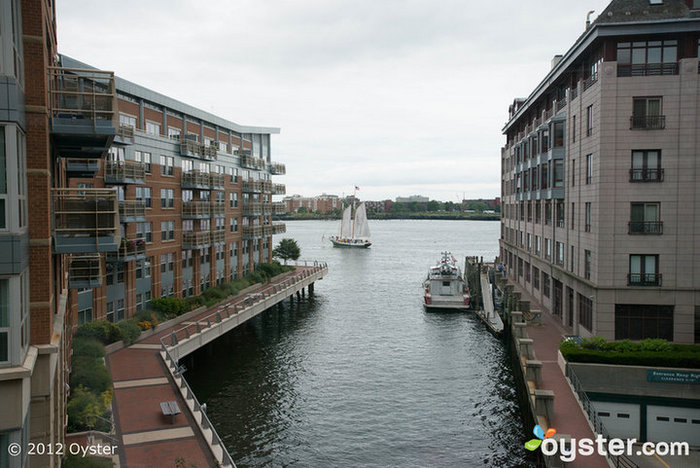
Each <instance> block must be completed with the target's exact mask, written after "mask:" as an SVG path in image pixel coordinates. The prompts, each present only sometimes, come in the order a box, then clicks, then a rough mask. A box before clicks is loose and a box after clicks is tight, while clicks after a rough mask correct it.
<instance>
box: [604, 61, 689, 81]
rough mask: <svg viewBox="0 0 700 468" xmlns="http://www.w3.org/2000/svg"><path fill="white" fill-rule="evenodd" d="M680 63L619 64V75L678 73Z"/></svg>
mask: <svg viewBox="0 0 700 468" xmlns="http://www.w3.org/2000/svg"><path fill="white" fill-rule="evenodd" d="M677 74H678V63H676V62H674V63H640V64H635V65H620V64H617V76H618V77H626V76H658V75H677Z"/></svg>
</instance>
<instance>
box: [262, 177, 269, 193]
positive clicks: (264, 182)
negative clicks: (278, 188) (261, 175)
mask: <svg viewBox="0 0 700 468" xmlns="http://www.w3.org/2000/svg"><path fill="white" fill-rule="evenodd" d="M260 189H261V190H262V192H263V193H272V182H271V181H269V180H261V181H260Z"/></svg>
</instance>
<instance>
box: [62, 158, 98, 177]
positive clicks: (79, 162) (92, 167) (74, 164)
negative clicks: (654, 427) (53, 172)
mask: <svg viewBox="0 0 700 468" xmlns="http://www.w3.org/2000/svg"><path fill="white" fill-rule="evenodd" d="M99 170H100V160H99V159H86V158H70V159H66V174H67V175H68V177H81V178H92V177H95V174H97V172H98V171H99Z"/></svg>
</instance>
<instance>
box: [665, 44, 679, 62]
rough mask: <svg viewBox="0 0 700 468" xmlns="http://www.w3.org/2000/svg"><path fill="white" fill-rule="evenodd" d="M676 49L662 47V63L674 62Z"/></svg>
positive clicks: (674, 47) (673, 47)
mask: <svg viewBox="0 0 700 468" xmlns="http://www.w3.org/2000/svg"><path fill="white" fill-rule="evenodd" d="M676 51H677V47H676V46H671V47H664V62H666V63H668V62H675V61H677V58H676V57H677V55H678V54H677V52H676Z"/></svg>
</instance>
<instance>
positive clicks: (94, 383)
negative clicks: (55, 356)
mask: <svg viewBox="0 0 700 468" xmlns="http://www.w3.org/2000/svg"><path fill="white" fill-rule="evenodd" d="M71 366H72V371H71V374H70V386H71V388H77V387H78V386H80V385H83V386H85V387H86V388H88V389H89V390H92V391H93V392H95V393H96V394H97V393H102V392H104V391H105V390H107V388H108V387H109V386H110V384H111V383H112V379H111V378H110V377H109V372H107V368H106V367H105V365H104V362H103V361H102V358H95V357H92V356H73V359H72V360H71Z"/></svg>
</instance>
